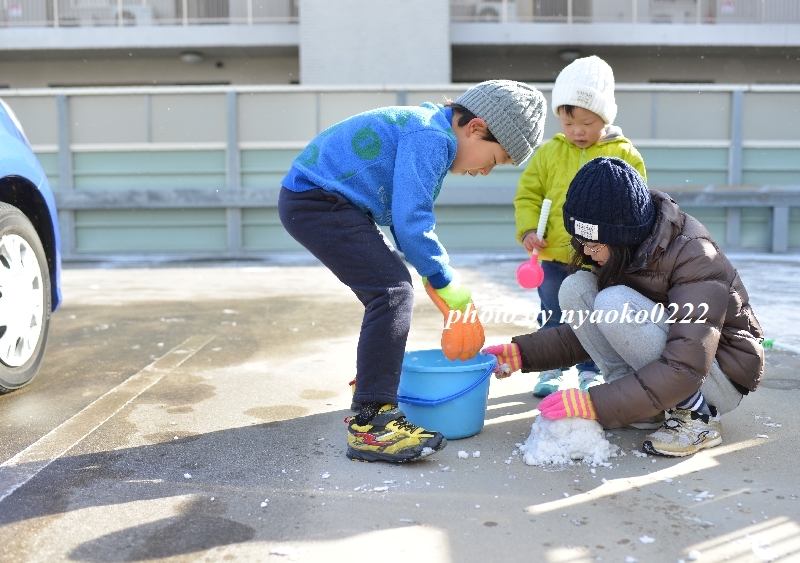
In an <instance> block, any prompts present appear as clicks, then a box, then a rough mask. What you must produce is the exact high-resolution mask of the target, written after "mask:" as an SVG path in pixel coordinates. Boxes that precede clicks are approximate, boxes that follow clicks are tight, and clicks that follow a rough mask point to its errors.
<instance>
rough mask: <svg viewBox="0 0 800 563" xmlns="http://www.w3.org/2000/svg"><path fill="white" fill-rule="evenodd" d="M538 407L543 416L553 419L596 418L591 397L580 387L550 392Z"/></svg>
mask: <svg viewBox="0 0 800 563" xmlns="http://www.w3.org/2000/svg"><path fill="white" fill-rule="evenodd" d="M538 408H539V412H540V413H541V414H542V416H543V417H544V418H551V419H553V420H558V419H560V418H574V417H580V418H585V419H586V420H597V413H596V412H595V410H594V403H592V398H591V397H590V396H589V393H586V392H585V391H581V390H580V389H567V390H566V391H556V392H555V393H551V394H549V395H548V396H547V397H545V398H544V399H542V402H541V403H539V407H538Z"/></svg>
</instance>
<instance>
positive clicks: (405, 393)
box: [397, 350, 497, 440]
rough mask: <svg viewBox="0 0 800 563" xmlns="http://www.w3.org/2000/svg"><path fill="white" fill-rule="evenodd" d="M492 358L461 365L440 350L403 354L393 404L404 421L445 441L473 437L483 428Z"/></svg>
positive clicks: (474, 360)
mask: <svg viewBox="0 0 800 563" xmlns="http://www.w3.org/2000/svg"><path fill="white" fill-rule="evenodd" d="M496 363H497V360H496V359H495V357H494V356H492V355H490V354H481V353H479V354H478V355H477V356H475V357H474V358H472V359H471V360H466V361H464V362H462V361H461V360H448V359H447V358H445V357H444V354H443V353H442V351H441V350H419V351H416V352H406V354H405V356H404V357H403V370H402V372H401V373H400V386H399V388H398V390H397V394H398V397H397V402H398V403H399V406H400V410H402V411H403V412H404V413H405V415H406V418H407V419H408V420H409V421H410V422H413V423H414V424H416V425H418V426H422V427H423V428H425V429H428V430H436V431H438V432H441V433H442V434H444V437H445V438H447V439H451V440H455V439H457V438H466V437H468V436H474V435H475V434H477V433H478V432H480V431H481V429H482V428H483V421H484V418H485V416H486V403H487V400H488V398H489V381H490V376H491V375H492V368H494V365H495V364H496Z"/></svg>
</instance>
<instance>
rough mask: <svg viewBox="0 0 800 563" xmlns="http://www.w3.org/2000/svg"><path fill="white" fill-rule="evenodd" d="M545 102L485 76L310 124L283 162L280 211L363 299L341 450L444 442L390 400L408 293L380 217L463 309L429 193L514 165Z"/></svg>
mask: <svg viewBox="0 0 800 563" xmlns="http://www.w3.org/2000/svg"><path fill="white" fill-rule="evenodd" d="M546 113H547V108H546V102H545V99H544V97H543V96H542V94H541V93H540V92H539V91H538V90H536V89H535V88H532V87H530V86H528V85H526V84H523V83H520V82H514V81H510V80H491V81H488V82H482V83H481V84H478V85H476V86H474V87H472V88H470V89H469V90H467V91H466V92H465V93H464V94H462V95H461V96H459V97H458V99H456V101H455V103H452V104H448V105H447V106H441V105H434V104H430V103H424V104H422V105H421V106H419V107H386V108H380V109H376V110H372V111H368V112H365V113H361V114H358V115H356V116H353V117H351V118H349V119H346V120H344V121H342V122H341V123H338V124H336V125H334V126H332V127H330V128H328V129H327V130H325V131H323V132H322V133H320V134H319V135H318V136H317V137H316V138H315V139H314V140H313V141H311V143H310V144H309V145H308V146H307V147H306V148H305V150H303V152H302V153H301V154H300V155H299V156H298V157H297V158H296V159H295V160H294V162H293V163H292V168H291V169H290V170H289V173H288V174H287V175H286V177H285V178H284V179H283V181H282V186H283V187H282V189H281V192H280V198H279V202H278V212H279V214H280V218H281V222H282V223H283V225H284V227H285V228H286V230H287V231H288V232H289V234H290V235H292V237H294V238H295V239H296V240H297V241H298V242H299V243H300V244H302V245H303V246H304V247H306V248H307V249H308V250H309V252H311V253H312V254H313V255H314V256H316V257H317V258H318V259H319V260H320V262H322V263H323V264H324V265H325V266H326V267H327V268H329V269H330V270H331V272H333V273H334V274H335V275H336V277H338V278H339V279H340V280H341V281H342V283H344V284H345V285H347V286H348V287H350V289H351V290H352V291H353V293H355V295H356V296H357V297H358V299H359V300H360V301H361V303H362V304H363V305H364V319H363V322H362V325H361V334H360V337H359V341H358V351H357V360H356V390H355V394H354V396H353V401H354V402H356V403H360V405H361V407H360V410H359V412H358V414H357V415H356V416H353V417H351V418H350V419H349V421H348V448H347V457H349V458H350V459H353V460H358V461H378V460H381V461H390V462H404V461H412V460H415V459H419V458H421V457H424V456H427V455H430V454H433V453H435V452H437V451H439V450H441V449H442V448H444V447H445V445H446V444H447V440H446V439H445V438H444V436H442V435H441V434H440V433H439V432H435V431H431V430H426V429H424V428H420V427H419V426H416V425H414V424H411V423H410V422H408V421H407V420H406V418H405V416H404V415H403V413H402V411H400V410H399V409H398V408H397V386H398V384H399V381H400V370H401V368H402V363H403V354H404V352H405V346H406V339H407V337H408V331H409V329H410V326H411V310H412V306H413V300H414V292H413V288H412V282H411V275H410V273H409V271H408V268H406V266H405V264H404V263H403V260H402V258H401V257H400V255H399V254H398V252H397V251H395V250H394V248H393V247H392V245H391V244H390V243H389V241H388V240H386V238H385V237H384V236H383V233H382V232H381V230H380V229H379V228H378V225H384V226H389V227H390V230H391V232H392V235H393V236H394V239H395V243H396V245H397V248H398V250H400V251H401V252H403V253H404V255H405V259H406V260H408V262H410V263H411V265H412V266H414V268H415V269H416V270H417V272H418V273H419V274H420V275H422V276H423V277H424V278H426V279H427V283H429V284H430V285H431V286H432V287H433V288H434V289H435V290H436V293H437V294H439V296H440V297H441V298H442V299H443V300H444V301H445V303H446V304H447V306H448V307H450V308H451V309H453V310H460V311H464V310H465V309H466V306H467V304H468V303H469V302H470V299H471V295H470V292H469V290H468V289H467V288H466V287H464V286H463V285H461V284H460V282H459V276H458V275H457V273H456V272H455V271H454V270H453V269H452V268H451V267H450V266H449V264H448V261H449V260H448V256H447V252H446V251H445V249H444V247H443V246H442V245H441V243H440V242H439V240H438V238H437V237H436V234H435V233H434V225H435V221H436V219H435V217H434V214H433V204H434V200H435V199H436V197H437V196H438V195H439V190H440V189H441V187H442V182H443V181H444V178H445V176H446V175H447V173H448V172H452V173H454V174H461V175H464V174H469V175H470V176H476V175H478V174H481V175H484V176H485V175H487V174H489V172H491V171H492V169H493V168H494V167H495V166H499V165H503V164H514V165H516V166H519V165H520V164H522V163H523V162H524V161H525V160H526V159H527V158H528V157H529V156H530V155H531V153H532V152H533V149H534V147H536V145H538V144H539V143H540V142H541V140H542V132H543V130H544V120H545V115H546Z"/></svg>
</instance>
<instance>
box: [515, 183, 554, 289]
mask: <svg viewBox="0 0 800 563" xmlns="http://www.w3.org/2000/svg"><path fill="white" fill-rule="evenodd" d="M552 203H553V202H552V201H550V200H549V199H546V200H544V201H543V202H542V214H541V215H539V226H538V228H537V229H536V235H537V236H538V237H539V238H540V239H542V240H544V229H545V227H546V226H547V216H548V215H549V214H550V205H551V204H552ZM517 281H518V282H519V285H521V286H522V287H524V288H525V289H534V288H536V287H539V286H540V285H542V282H543V281H544V270H542V267H541V266H540V265H539V251H538V250H535V249H534V251H533V253H532V254H531V258H530V260H528V261H526V262H523V263H522V264H520V265H519V268H517Z"/></svg>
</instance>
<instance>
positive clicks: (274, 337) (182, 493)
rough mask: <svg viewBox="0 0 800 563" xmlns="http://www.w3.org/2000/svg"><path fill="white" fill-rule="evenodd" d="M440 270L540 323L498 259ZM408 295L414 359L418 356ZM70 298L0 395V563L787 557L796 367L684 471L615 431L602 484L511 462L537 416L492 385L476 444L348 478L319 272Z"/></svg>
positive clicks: (332, 302)
mask: <svg viewBox="0 0 800 563" xmlns="http://www.w3.org/2000/svg"><path fill="white" fill-rule="evenodd" d="M455 261H456V264H457V265H458V266H459V269H460V271H461V272H462V275H463V277H464V280H465V283H467V284H468V285H469V286H470V287H471V288H472V289H473V292H474V293H475V296H476V302H477V303H478V304H479V306H480V305H481V304H484V306H491V307H495V308H496V309H497V310H510V309H514V308H516V309H518V310H519V311H520V312H523V311H524V312H526V313H527V312H528V309H530V311H535V309H536V308H537V307H538V304H537V302H536V301H535V299H534V298H532V297H531V295H530V294H526V293H525V292H523V291H522V290H520V289H519V288H517V287H515V282H514V281H513V279H514V278H513V272H514V269H515V268H516V261H515V260H495V261H481V260H466V259H465V260H462V261H461V263H459V258H458V257H456V259H455ZM787 268H797V270H798V272H800V265H789V266H787ZM743 278H744V281H745V284H746V285H747V287H748V290H749V292H750V294H751V297H752V298H753V300H754V302H756V300H757V299H758V298H759V291H760V290H759V288H757V287H752V286H751V285H748V280H747V279H746V278H745V276H744V274H743ZM416 291H417V302H416V305H415V311H414V320H413V326H412V332H411V336H410V339H409V344H408V349H410V350H418V349H428V348H434V347H436V346H437V344H438V341H439V337H440V334H441V332H440V331H441V322H442V321H441V315H440V314H439V312H438V311H437V310H436V309H435V308H434V307H433V305H432V304H431V303H430V302H429V301H428V299H427V297H426V296H425V294H424V291H423V290H422V289H421V288H419V287H418V288H416ZM64 294H65V303H64V306H63V308H62V309H61V310H60V311H58V312H57V313H56V314H55V315H54V316H53V319H52V331H51V337H50V343H49V347H48V351H47V356H46V359H45V362H44V365H43V368H42V371H41V372H40V374H39V375H38V376H37V378H36V379H35V380H34V381H33V382H32V383H31V385H29V386H28V387H26V388H24V389H22V390H20V391H18V392H15V393H12V394H9V395H6V396H2V397H0V432H1V433H2V434H0V436H2V440H0V454H1V455H2V457H1V458H0V459H1V460H2V462H4V463H3V465H2V467H1V468H0V496H4V494H5V495H7V496H6V497H5V498H4V500H2V501H0V560H2V561H25V562H28V561H31V562H33V561H48V562H50V561H90V562H95V561H97V562H105V561H288V560H298V561H326V562H327V561H352V560H380V561H384V562H386V561H407V560H408V559H409V558H416V559H417V560H419V561H426V562H427V561H433V562H440V561H441V562H462V561H469V562H471V561H476V562H477V561H481V562H485V561H537V562H539V561H541V562H547V563H560V562H570V563H583V562H589V561H598V560H602V561H606V562H609V561H614V562H633V561H639V562H641V563H645V562H656V563H660V562H665V563H666V562H672V563H675V562H677V561H678V560H679V559H684V560H686V561H688V560H690V555H691V556H692V557H695V558H696V560H697V561H702V562H718V561H719V562H722V561H735V562H737V563H739V562H741V563H745V562H747V563H750V562H762V561H787V562H788V561H800V506H798V501H797V497H798V496H799V495H800V479H798V478H797V476H796V469H795V467H794V465H795V463H794V462H795V460H796V459H797V452H798V451H800V444H799V443H798V442H800V438H798V434H797V432H796V431H795V428H796V427H797V422H798V415H797V409H796V405H797V404H798V393H800V391H798V389H800V370H798V368H800V357H798V356H795V355H793V354H791V353H787V352H783V351H780V350H773V351H770V352H769V353H768V361H769V364H768V366H767V375H766V378H765V380H764V382H763V384H762V386H761V387H760V388H759V390H758V391H757V392H756V393H754V394H751V395H750V396H749V397H747V398H746V399H745V400H744V401H743V403H742V405H741V406H740V407H739V408H738V409H737V410H736V411H734V412H733V413H730V414H729V415H726V416H725V417H724V418H723V427H724V443H723V444H722V445H721V446H719V447H717V448H714V449H712V450H708V451H704V452H701V453H699V454H697V455H695V456H693V457H690V458H688V459H681V460H674V459H666V458H661V457H653V456H646V457H644V456H639V455H637V454H636V453H634V452H638V449H639V446H640V445H641V441H642V439H643V437H644V435H645V434H646V433H647V432H646V431H639V430H632V429H631V430H614V431H613V436H611V437H610V438H609V439H610V441H611V442H612V443H614V444H617V445H618V446H620V448H622V449H623V451H624V452H625V454H626V455H624V456H621V457H618V458H615V459H613V462H614V463H613V467H611V468H604V467H597V468H590V467H587V466H585V465H573V466H565V467H549V468H542V467H531V466H527V465H525V464H524V463H523V462H522V461H521V459H520V458H521V456H520V455H518V454H515V453H514V452H515V450H516V447H515V444H516V443H520V442H524V440H525V438H526V437H527V436H528V434H529V433H530V425H531V423H532V422H533V420H534V416H535V414H536V413H535V407H536V404H537V403H538V400H535V399H534V398H533V397H532V396H531V395H530V389H531V388H532V385H533V378H532V376H530V375H524V374H516V375H514V376H513V377H511V378H509V379H507V380H503V381H498V380H492V383H491V388H490V400H489V410H488V412H487V421H486V426H485V428H484V429H483V431H482V432H481V433H480V434H478V435H476V436H474V437H471V438H467V439H464V440H457V441H451V442H450V444H449V445H448V447H447V448H445V449H444V450H443V451H442V452H440V453H439V454H437V455H436V456H433V458H432V459H430V458H429V459H427V460H425V461H422V462H418V463H412V464H405V465H390V464H361V463H353V462H350V461H349V460H347V459H346V458H345V457H344V449H345V425H344V423H343V422H342V421H343V419H344V417H345V416H347V415H349V414H350V411H349V409H348V406H349V402H350V394H349V387H348V386H347V382H348V381H349V380H350V379H351V378H352V375H353V372H354V365H355V342H356V338H357V334H358V328H359V324H360V317H361V311H360V304H359V303H358V302H357V300H356V299H355V297H354V296H353V295H352V294H350V292H349V290H348V289H347V288H345V287H343V286H341V284H339V282H338V281H337V280H336V279H335V278H334V277H333V276H332V275H331V274H330V273H329V272H327V270H325V269H324V268H321V267H318V266H315V265H313V264H309V263H299V264H290V265H287V264H280V263H274V264H252V265H202V264H200V265H198V264H195V265H186V266H185V267H157V268H130V267H128V268H113V269H103V268H88V267H86V268H81V267H75V266H71V267H68V268H67V269H66V270H65V272H64ZM773 309H774V308H769V309H766V308H765V309H764V310H763V311H759V309H758V307H757V306H756V314H757V315H758V316H759V318H760V319H762V322H763V321H764V316H765V315H767V314H769V315H780V314H781V311H778V310H773ZM520 318H521V317H520ZM485 328H486V332H487V341H489V342H505V341H507V340H508V338H509V337H510V336H512V335H515V334H520V333H523V332H527V331H528V330H529V329H526V328H524V327H521V326H518V325H514V324H511V323H504V322H502V319H500V322H493V323H487V324H486V325H485ZM459 450H463V451H467V452H469V453H470V457H469V458H468V459H460V458H459V457H458V455H457V454H458V451H459ZM477 451H480V457H472V455H471V454H472V452H477ZM507 460H510V462H509V463H506V461H507ZM4 491H5V493H4Z"/></svg>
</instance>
